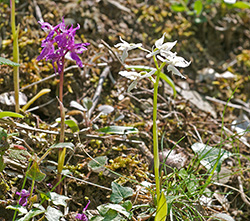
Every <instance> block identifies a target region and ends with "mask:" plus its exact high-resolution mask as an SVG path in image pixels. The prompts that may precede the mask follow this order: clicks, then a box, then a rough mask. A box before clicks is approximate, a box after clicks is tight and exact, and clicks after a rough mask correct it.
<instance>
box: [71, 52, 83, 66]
mask: <svg viewBox="0 0 250 221" xmlns="http://www.w3.org/2000/svg"><path fill="white" fill-rule="evenodd" d="M70 57H71V58H72V59H73V60H75V61H76V64H77V65H78V66H79V67H80V68H82V67H83V64H82V61H81V59H80V58H79V57H78V55H77V54H76V53H75V52H71V53H70Z"/></svg>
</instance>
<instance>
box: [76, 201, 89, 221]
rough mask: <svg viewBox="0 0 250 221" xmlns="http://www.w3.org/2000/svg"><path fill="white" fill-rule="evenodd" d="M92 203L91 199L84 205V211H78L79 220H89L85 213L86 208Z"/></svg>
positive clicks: (77, 217)
mask: <svg viewBox="0 0 250 221" xmlns="http://www.w3.org/2000/svg"><path fill="white" fill-rule="evenodd" d="M89 204H90V200H89V201H88V203H87V205H86V206H85V207H84V209H83V210H82V213H78V214H77V215H76V216H75V218H76V219H77V220H81V221H88V217H87V216H86V215H85V214H84V212H85V211H86V209H87V208H88V206H89Z"/></svg>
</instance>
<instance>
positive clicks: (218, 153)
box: [191, 143, 233, 172]
mask: <svg viewBox="0 0 250 221" xmlns="http://www.w3.org/2000/svg"><path fill="white" fill-rule="evenodd" d="M191 148H192V150H193V151H194V152H195V153H197V154H198V159H199V160H200V163H201V164H202V165H203V166H204V167H205V168H206V169H207V170H208V171H211V170H213V168H214V167H215V166H216V171H217V172H220V168H221V164H222V162H223V161H224V160H225V159H227V158H228V157H230V156H232V155H233V154H232V153H230V152H229V151H226V150H224V149H222V148H221V149H219V148H216V147H210V146H208V145H206V144H203V143H195V144H193V145H192V147H191Z"/></svg>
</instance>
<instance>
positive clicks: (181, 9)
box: [171, 4, 186, 12]
mask: <svg viewBox="0 0 250 221" xmlns="http://www.w3.org/2000/svg"><path fill="white" fill-rule="evenodd" d="M171 9H172V10H173V11H175V12H184V11H186V8H185V6H183V5H181V4H173V5H171Z"/></svg>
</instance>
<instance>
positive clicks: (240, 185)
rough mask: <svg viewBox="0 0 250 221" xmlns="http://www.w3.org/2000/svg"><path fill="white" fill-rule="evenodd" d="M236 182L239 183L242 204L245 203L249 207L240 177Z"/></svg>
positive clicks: (249, 203)
mask: <svg viewBox="0 0 250 221" xmlns="http://www.w3.org/2000/svg"><path fill="white" fill-rule="evenodd" d="M238 181H239V188H240V196H241V199H242V200H243V202H244V203H246V204H247V205H248V206H249V207H250V202H249V201H248V200H247V198H246V194H245V193H244V190H243V185H242V181H241V177H240V176H238Z"/></svg>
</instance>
